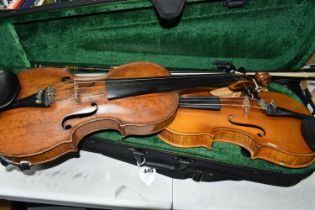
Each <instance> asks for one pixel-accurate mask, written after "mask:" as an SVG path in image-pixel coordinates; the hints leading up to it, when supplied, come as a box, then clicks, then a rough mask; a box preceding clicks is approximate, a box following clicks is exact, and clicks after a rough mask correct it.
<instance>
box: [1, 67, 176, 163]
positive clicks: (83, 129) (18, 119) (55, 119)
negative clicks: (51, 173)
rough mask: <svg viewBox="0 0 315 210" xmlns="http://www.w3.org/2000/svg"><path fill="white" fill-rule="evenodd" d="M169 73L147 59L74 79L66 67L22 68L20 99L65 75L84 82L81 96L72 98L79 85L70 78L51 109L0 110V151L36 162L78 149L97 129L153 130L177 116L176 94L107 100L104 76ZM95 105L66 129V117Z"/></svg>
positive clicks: (141, 132)
mask: <svg viewBox="0 0 315 210" xmlns="http://www.w3.org/2000/svg"><path fill="white" fill-rule="evenodd" d="M167 75H169V73H168V71H167V70H166V69H164V68H162V67H160V66H158V65H156V64H152V63H145V62H141V63H131V64H126V65H123V66H119V67H115V68H113V69H112V70H111V71H110V72H109V73H108V74H107V75H103V76H99V77H93V78H86V77H85V78H82V77H75V76H73V75H71V74H70V73H69V72H68V71H67V69H57V68H37V69H31V70H27V71H23V72H21V73H19V74H18V77H19V79H20V83H21V92H20V94H19V96H18V99H19V98H23V97H26V96H29V95H32V94H34V93H35V92H36V91H37V90H38V88H42V89H44V88H46V87H47V86H50V85H56V84H60V83H61V82H62V81H63V78H66V77H68V78H70V79H75V80H76V81H77V84H81V85H79V86H80V87H79V88H80V90H79V91H78V92H79V95H78V97H75V96H74V91H75V90H74V86H75V84H73V83H72V82H70V83H66V85H65V86H64V85H58V86H56V87H57V89H56V101H55V102H54V103H53V104H51V106H50V107H48V108H17V109H12V110H7V111H4V112H1V113H0V120H1V125H0V145H1V146H0V155H3V156H6V157H9V158H10V159H12V160H14V161H21V160H28V161H30V162H32V164H38V163H43V162H47V161H49V160H52V159H55V158H57V157H59V156H61V155H63V154H65V153H69V152H72V151H76V150H77V145H78V143H79V142H80V140H81V139H82V138H83V137H84V136H86V135H87V134H90V133H92V132H95V131H99V130H107V129H114V130H117V131H119V132H121V134H122V135H124V136H125V135H130V134H133V135H148V134H151V133H155V132H157V131H159V130H161V129H162V128H164V127H165V126H166V125H167V124H169V123H170V121H171V120H172V119H173V117H174V116H175V112H176V109H177V105H178V98H179V97H178V93H176V92H172V93H158V94H147V95H141V96H135V97H127V98H122V99H115V100H107V98H106V82H104V79H106V78H126V77H128V78H132V77H156V76H167ZM91 80H99V81H96V82H95V84H96V85H90V83H89V81H91ZM86 82H88V83H86ZM104 92H105V93H104ZM101 93H104V94H103V95H101ZM93 103H94V104H97V106H98V110H97V112H96V113H95V114H94V115H92V116H88V117H83V118H75V119H71V120H69V121H68V122H67V123H66V124H68V125H71V126H72V128H71V129H65V128H63V126H62V121H63V119H64V118H65V117H66V116H69V115H73V114H76V113H86V112H90V111H91V110H93V109H95V107H93V106H92V104H93Z"/></svg>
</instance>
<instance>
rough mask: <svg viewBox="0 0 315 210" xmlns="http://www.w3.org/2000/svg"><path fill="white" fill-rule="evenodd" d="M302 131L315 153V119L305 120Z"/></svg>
mask: <svg viewBox="0 0 315 210" xmlns="http://www.w3.org/2000/svg"><path fill="white" fill-rule="evenodd" d="M301 130H302V134H303V136H304V139H305V140H306V142H307V144H308V145H309V146H310V148H311V149H312V150H313V151H314V152H315V117H313V118H306V119H303V120H302V124H301Z"/></svg>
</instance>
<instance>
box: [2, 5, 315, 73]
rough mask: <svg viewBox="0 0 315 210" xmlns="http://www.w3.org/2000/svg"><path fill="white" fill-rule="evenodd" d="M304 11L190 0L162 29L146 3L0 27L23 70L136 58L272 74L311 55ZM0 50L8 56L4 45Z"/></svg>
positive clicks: (307, 8) (309, 20) (310, 29)
mask: <svg viewBox="0 0 315 210" xmlns="http://www.w3.org/2000/svg"><path fill="white" fill-rule="evenodd" d="M312 8H314V1H312V0H247V1H246V4H245V6H244V7H241V8H233V9H228V8H226V7H225V6H223V4H222V2H220V1H213V2H212V1H205V0H198V1H197V0H195V1H188V4H187V6H186V7H185V10H184V14H183V16H182V19H181V22H180V23H179V24H178V25H177V26H174V27H170V28H165V27H162V26H161V25H160V23H159V20H158V18H157V16H156V14H155V11H154V10H153V9H152V7H151V5H150V3H148V1H147V0H134V1H123V2H116V3H108V4H97V5H91V6H84V7H78V8H69V9H61V10H55V11H49V12H41V13H36V14H32V15H21V16H15V17H9V18H4V19H3V20H1V21H0V25H2V24H4V23H11V24H12V26H13V28H14V29H15V30H16V34H17V35H18V37H19V42H20V43H21V45H22V46H23V49H24V51H25V54H26V56H25V57H24V59H25V60H24V61H23V63H24V64H25V65H24V66H25V67H29V63H33V64H38V63H40V64H46V63H49V64H52V63H53V64H59V65H63V64H78V65H80V64H85V65H86V64H88V65H93V64H94V65H119V64H122V63H128V62H131V61H139V60H141V61H151V62H156V63H159V64H161V65H163V66H168V67H181V68H203V69H204V68H211V63H212V62H213V61H214V60H217V59H223V60H232V61H233V62H234V63H235V64H236V65H237V66H244V67H246V68H247V69H251V70H261V69H266V70H272V69H280V68H287V69H289V68H295V67H298V66H300V65H302V63H304V62H305V61H306V59H307V58H308V57H309V56H310V55H311V53H312V52H313V51H314V48H315V42H314V36H312V34H314V32H315V27H314V21H313V20H314V19H315V13H314V12H313V11H312ZM6 31H7V30H4V31H3V33H6ZM2 53H7V54H8V55H7V56H8V57H9V56H10V53H12V54H13V55H15V54H16V52H15V50H13V51H12V50H10V51H9V50H8V48H5V51H2ZM2 53H0V57H1V54H2ZM11 62H12V61H11ZM9 64H11V66H12V67H13V66H17V65H16V64H15V62H12V63H9V62H8V61H7V62H5V63H3V62H0V67H8V66H9ZM21 67H22V66H21Z"/></svg>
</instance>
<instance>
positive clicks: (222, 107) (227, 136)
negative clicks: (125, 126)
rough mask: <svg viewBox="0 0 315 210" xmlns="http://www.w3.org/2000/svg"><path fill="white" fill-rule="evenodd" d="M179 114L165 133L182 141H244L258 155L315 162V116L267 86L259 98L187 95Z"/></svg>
mask: <svg viewBox="0 0 315 210" xmlns="http://www.w3.org/2000/svg"><path fill="white" fill-rule="evenodd" d="M180 107H182V108H179V109H178V111H177V114H176V117H175V119H174V120H173V121H172V123H171V124H170V125H169V126H167V127H166V128H165V129H164V130H163V131H162V132H160V133H159V137H160V138H161V139H162V140H164V141H165V142H166V143H168V144H171V145H173V146H176V147H182V148H188V147H207V148H209V149H211V147H212V145H213V143H214V142H227V143H232V144H236V145H239V146H241V147H243V148H245V149H246V150H248V151H249V153H250V156H251V158H252V159H257V158H260V159H264V160H267V161H270V162H272V163H275V164H278V165H281V166H285V167H291V168H301V167H305V166H308V165H310V164H312V163H314V162H315V132H314V128H315V120H314V117H313V116H312V115H311V114H310V113H309V111H308V110H307V109H306V108H305V107H304V106H303V105H302V104H300V103H299V102H297V101H295V100H294V99H292V98H290V97H288V96H286V95H283V94H280V93H275V92H261V93H259V99H256V98H252V97H247V96H241V97H213V96H210V97H209V96H204V97H200V96H187V97H182V98H181V99H180Z"/></svg>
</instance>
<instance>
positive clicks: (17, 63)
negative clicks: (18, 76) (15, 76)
mask: <svg viewBox="0 0 315 210" xmlns="http://www.w3.org/2000/svg"><path fill="white" fill-rule="evenodd" d="M0 32H4V33H0V34H1V37H0V39H1V41H0V42H1V45H0V64H1V65H0V66H1V67H2V68H4V69H9V70H16V69H19V68H21V67H27V66H29V65H30V63H29V61H28V59H27V57H26V55H25V53H24V50H23V47H22V46H21V43H20V42H19V39H18V37H17V35H16V33H15V30H14V28H13V26H12V25H11V24H8V23H5V24H0Z"/></svg>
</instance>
